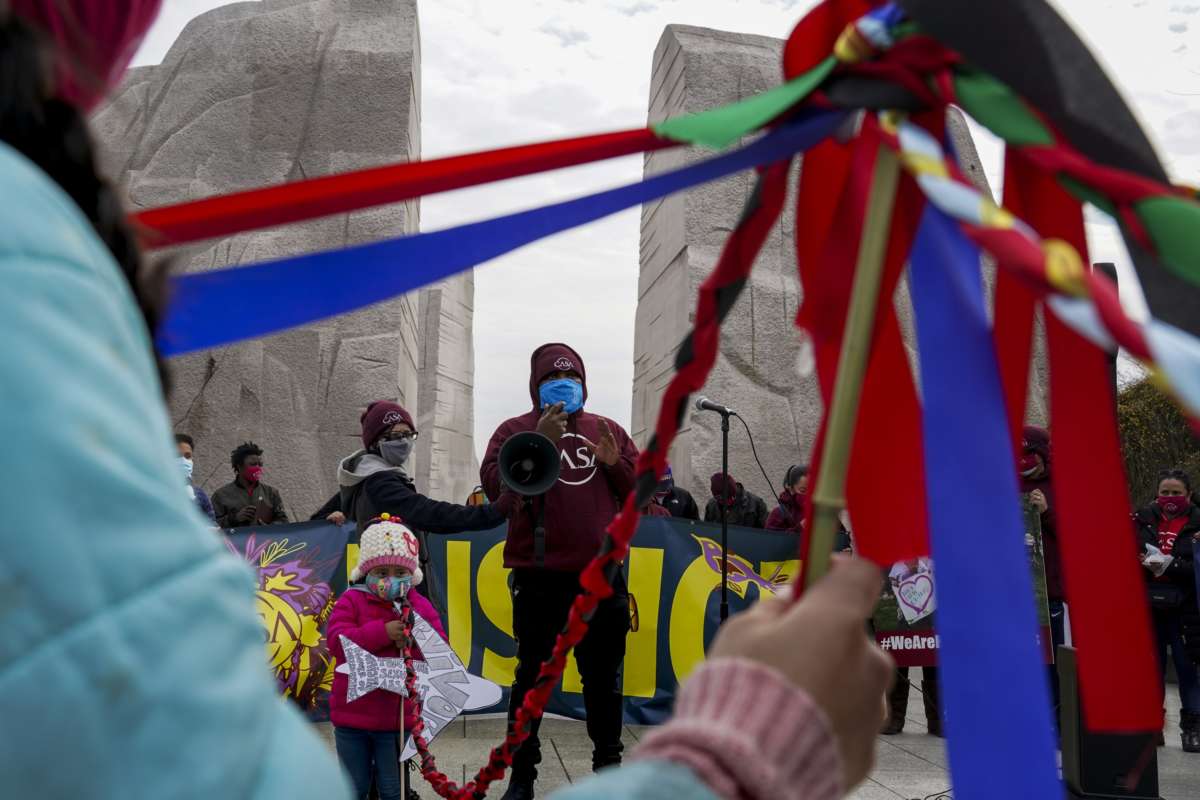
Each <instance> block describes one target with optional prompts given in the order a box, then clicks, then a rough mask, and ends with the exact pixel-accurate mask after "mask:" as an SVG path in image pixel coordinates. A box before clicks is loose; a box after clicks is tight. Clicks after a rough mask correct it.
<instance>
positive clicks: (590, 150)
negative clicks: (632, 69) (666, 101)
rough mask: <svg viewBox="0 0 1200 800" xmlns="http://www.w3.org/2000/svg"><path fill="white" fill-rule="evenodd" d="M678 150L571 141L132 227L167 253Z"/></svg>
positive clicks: (330, 180)
mask: <svg viewBox="0 0 1200 800" xmlns="http://www.w3.org/2000/svg"><path fill="white" fill-rule="evenodd" d="M679 144H680V143H679V142H676V141H673V140H671V139H663V138H660V137H659V136H658V135H657V134H655V133H654V131H652V130H650V129H649V128H638V129H634V130H627V131H617V132H614V133H601V134H596V135H593V136H579V137H576V138H573V139H559V140H556V141H552V142H540V143H538V144H528V145H520V146H517V147H504V148H500V149H498V150H487V151H484V152H481V153H469V154H467V155H461V156H450V157H448V158H437V159H433V160H432V161H414V162H411V163H407V164H390V165H388V166H385V167H374V168H372V169H364V170H358V171H356V172H346V173H342V174H340V175H328V176H324V177H320V178H310V179H308V180H303V181H295V182H293V183H285V184H282V185H280V186H268V187H266V188H262V189H252V190H250V191H245V192H235V193H233V194H226V195H220V196H218V197H206V198H204V199H202V200H194V201H191V202H187V203H180V204H177V205H171V206H163V207H161V208H153V209H150V210H148V211H143V212H141V213H140V214H137V215H135V216H134V217H133V224H134V226H135V227H136V228H138V229H140V234H141V237H142V239H143V244H144V245H145V246H146V247H148V248H156V247H167V246H169V245H178V244H184V243H186V242H195V241H199V240H201V239H213V238H218V237H224V236H232V235H233V234H235V233H243V232H245V231H251V230H258V229H260V228H269V227H272V226H275V225H284V224H287V223H291V222H303V221H304V220H308V219H314V218H316V217H323V216H328V215H329V214H342V213H345V212H348V211H358V210H360V209H363V208H371V207H373V206H380V205H385V204H387V203H398V202H400V201H402V200H409V199H412V198H414V197H421V196H423V195H427V194H434V193H436V192H446V191H450V190H451V189H462V188H465V187H467V186H477V185H479V184H482V183H490V182H492V181H498V180H503V179H505V178H515V177H518V176H521V175H532V174H534V173H537V172H545V171H547V170H552V169H559V168H562V167H570V166H575V165H577V164H587V163H589V162H592V161H600V160H602V159H606V158H614V157H616V156H623V155H629V154H631V153H641V152H647V151H650V150H661V149H664V148H667V147H677V146H679Z"/></svg>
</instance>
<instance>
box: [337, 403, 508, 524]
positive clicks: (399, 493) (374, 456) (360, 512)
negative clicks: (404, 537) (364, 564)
mask: <svg viewBox="0 0 1200 800" xmlns="http://www.w3.org/2000/svg"><path fill="white" fill-rule="evenodd" d="M360 422H361V423H362V443H363V448H364V449H362V450H359V451H357V452H356V453H354V454H353V455H350V456H347V457H346V458H344V459H342V461H341V463H340V464H339V465H338V472H337V479H338V486H339V487H340V490H341V509H340V510H341V512H342V513H343V514H344V515H345V516H346V517H348V518H349V519H352V520H354V522H355V526H356V529H357V533H358V534H359V535H360V536H361V535H362V532H363V529H364V528H366V527H367V525H368V524H370V522H371V520H373V519H375V518H376V517H378V516H379V515H380V514H383V513H387V514H390V515H392V516H394V517H399V518H400V520H402V521H403V522H404V524H405V525H407V526H408V527H410V528H415V529H417V530H421V531H425V532H426V533H460V532H462V531H484V530H489V529H491V528H494V527H496V526H497V525H499V524H500V523H502V522H504V521H505V520H506V519H508V517H509V515H510V514H511V513H512V511H513V509H515V508H517V507H518V505H519V503H518V498H517V496H516V495H514V494H513V493H511V492H508V491H505V492H503V493H502V494H500V496H499V497H497V498H496V502H494V503H489V504H488V505H484V506H469V505H467V506H464V505H459V504H457V503H446V502H442V501H440V500H433V499H431V498H428V497H426V496H425V495H423V494H421V493H420V492H418V491H417V488H416V486H415V485H414V483H413V479H412V477H410V476H409V474H408V472H407V470H406V467H407V465H408V462H409V457H410V456H411V455H412V451H413V447H414V446H415V445H416V440H417V433H418V432H417V428H416V426H415V425H414V424H413V419H412V415H411V414H409V413H408V411H407V410H405V409H404V407H403V406H401V405H399V404H398V403H393V402H391V401H389V400H376V401H375V402H373V403H371V404H370V405H369V406H367V410H366V411H364V412H363V415H362V418H361V420H360Z"/></svg>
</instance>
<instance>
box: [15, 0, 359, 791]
mask: <svg viewBox="0 0 1200 800" xmlns="http://www.w3.org/2000/svg"><path fill="white" fill-rule="evenodd" d="M157 7H158V0H140V1H139V0H8V1H7V2H0V86H3V87H4V90H3V92H2V93H0V94H2V96H0V285H2V287H3V291H0V343H2V345H0V441H2V442H3V446H0V475H3V476H4V479H3V480H2V481H0V503H3V506H4V507H5V508H7V509H9V510H10V512H11V513H10V514H8V515H7V522H6V523H5V524H4V526H3V528H2V529H0V530H2V532H0V626H2V629H3V631H4V635H3V637H2V638H0V698H3V699H2V700H0V708H2V709H3V710H2V711H0V728H2V729H3V731H4V735H3V741H4V746H3V747H0V787H3V790H2V793H3V794H4V795H5V796H7V797H30V798H33V797H38V798H58V797H62V798H66V797H154V798H159V797H162V798H165V797H176V798H179V797H183V798H189V797H196V798H201V797H203V798H215V797H229V798H235V797H236V798H263V800H266V799H267V798H281V797H288V798H302V797H319V798H322V800H337V798H347V797H349V786H348V784H347V782H346V780H345V778H344V776H343V775H342V773H341V771H340V770H339V768H338V766H337V762H336V759H335V757H334V755H333V753H332V752H330V750H329V748H328V747H327V746H325V745H324V744H323V743H322V742H321V741H320V739H319V738H318V737H317V736H316V735H315V734H314V732H313V731H312V729H311V726H310V725H309V724H308V723H307V722H306V721H305V720H304V719H303V717H302V716H301V715H300V714H299V713H298V712H297V711H295V710H294V709H293V708H292V707H291V706H290V705H289V704H287V703H285V702H284V701H283V700H281V699H280V697H279V696H278V694H277V692H276V690H275V683H274V680H273V678H272V676H271V675H270V674H269V673H268V670H267V664H266V661H265V659H264V652H263V646H262V642H263V628H262V623H261V622H260V621H259V618H258V616H257V615H256V614H255V611H254V606H253V596H254V594H253V584H252V579H251V575H250V573H249V571H248V569H247V568H246V566H245V565H244V564H242V563H239V561H238V560H237V559H236V558H235V557H233V556H232V555H230V554H229V553H228V551H227V550H226V548H225V547H224V545H223V544H222V543H221V542H220V541H218V539H217V537H216V536H215V535H214V534H213V533H212V531H211V530H209V529H208V528H207V527H206V525H205V522H204V519H203V518H202V517H201V515H200V514H199V513H198V512H197V510H196V508H195V506H194V505H193V504H192V503H191V502H190V501H189V500H188V497H187V495H186V493H184V492H183V491H181V490H180V486H179V466H178V463H177V461H176V459H177V455H176V450H175V445H174V442H173V439H172V433H171V428H170V425H169V421H168V418H167V413H166V410H165V408H164V405H163V400H162V387H161V384H160V380H159V374H158V372H157V370H156V367H155V358H154V354H153V349H152V346H151V337H150V332H149V329H148V326H147V319H146V315H145V314H143V313H141V312H140V311H139V299H140V298H143V297H144V296H145V295H146V293H145V292H144V291H142V290H140V289H139V290H138V291H136V292H135V291H131V286H132V285H133V284H134V283H135V282H134V281H131V280H129V279H128V278H127V277H126V275H136V274H137V273H136V272H135V271H134V270H135V269H136V265H137V260H138V259H137V251H136V247H135V246H134V244H133V239H132V237H131V236H129V234H128V232H127V231H125V230H124V227H123V216H124V214H123V212H122V211H121V208H120V204H119V203H118V202H117V200H116V196H115V194H113V192H112V190H111V188H109V187H108V185H107V184H106V183H105V182H104V181H103V180H102V179H100V178H99V177H98V176H97V174H96V172H95V169H94V167H93V164H92V155H91V145H90V143H89V141H88V137H87V130H86V124H85V122H84V116H83V114H84V113H85V111H86V109H87V108H88V107H90V105H92V104H93V103H94V102H95V101H96V100H97V99H98V98H99V96H100V92H101V91H102V90H103V89H105V88H108V87H109V86H111V83H112V82H113V81H115V80H116V79H117V78H118V77H119V76H120V72H121V70H122V68H123V67H124V66H125V64H126V63H127V62H128V59H129V56H131V55H132V53H133V50H134V49H135V46H136V44H137V41H138V40H139V39H140V38H141V36H142V34H143V33H144V31H145V30H146V28H147V27H148V26H149V24H150V22H151V21H152V20H153V18H154V15H155V13H156V11H157ZM85 35H86V36H89V37H91V39H90V40H84V41H81V40H80V39H81V37H83V36H85ZM51 48H54V49H53V50H52V49H51ZM47 53H53V56H52V58H44V56H45V55H46V54H47ZM47 66H49V67H52V69H53V74H47V73H48V72H50V69H47V68H45V67H47ZM97 83H102V84H104V86H96V84H97ZM141 305H142V306H143V310H145V311H146V312H149V311H150V310H151V309H150V305H149V304H148V303H146V302H142V303H141Z"/></svg>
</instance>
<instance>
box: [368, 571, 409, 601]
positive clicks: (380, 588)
mask: <svg viewBox="0 0 1200 800" xmlns="http://www.w3.org/2000/svg"><path fill="white" fill-rule="evenodd" d="M411 587H412V575H404V576H402V577H397V576H395V575H379V574H376V573H372V574H370V575H368V576H367V588H368V589H370V590H371V591H372V592H374V593H375V594H376V595H378V596H379V597H381V598H382V599H384V600H387V601H392V600H399V599H400V598H401V597H404V595H406V594H408V590H409V588H411Z"/></svg>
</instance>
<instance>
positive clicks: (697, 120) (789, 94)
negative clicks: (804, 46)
mask: <svg viewBox="0 0 1200 800" xmlns="http://www.w3.org/2000/svg"><path fill="white" fill-rule="evenodd" d="M836 65H837V59H836V58H834V57H833V56H829V57H828V58H826V59H825V60H824V61H822V62H821V63H820V64H818V65H817V66H815V67H813V68H812V69H811V70H809V71H808V72H806V73H804V74H803V75H800V76H797V77H795V78H793V79H792V80H790V81H788V82H787V83H785V84H783V85H781V86H776V87H775V88H774V89H768V90H767V91H765V92H762V93H761V94H756V95H754V96H753V97H748V98H746V99H745V100H740V101H738V102H736V103H732V104H730V105H727V106H721V107H720V108H714V109H711V110H709V111H702V112H700V113H699V114H688V115H687V116H683V117H675V118H673V119H668V120H666V121H664V122H660V123H659V124H657V125H652V126H651V128H652V129H653V130H654V132H655V133H657V134H658V135H659V136H663V137H666V138H668V139H674V140H675V141H677V142H685V143H687V144H695V145H701V146H703V147H711V148H713V149H720V148H723V147H728V146H729V145H731V144H733V143H735V142H737V141H738V140H739V139H741V138H742V137H743V136H746V135H747V134H750V133H754V132H755V131H757V130H760V129H761V128H762V127H763V126H764V125H766V124H767V123H769V122H770V121H771V120H773V119H775V118H776V117H778V116H779V115H780V114H783V113H784V112H785V111H787V110H789V109H790V108H792V107H793V106H795V105H796V104H797V103H799V102H800V101H802V100H804V98H806V97H808V96H809V95H810V94H812V91H813V90H814V89H816V88H817V87H818V86H820V85H821V82H822V81H824V80H825V78H827V77H828V76H829V73H831V72H833V68H834V67H835V66H836Z"/></svg>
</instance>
